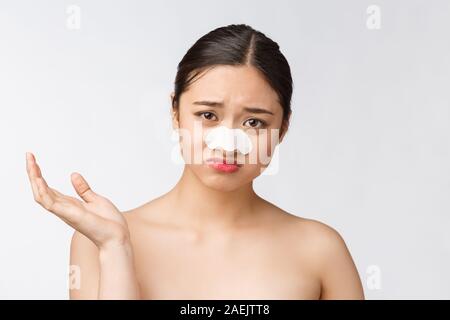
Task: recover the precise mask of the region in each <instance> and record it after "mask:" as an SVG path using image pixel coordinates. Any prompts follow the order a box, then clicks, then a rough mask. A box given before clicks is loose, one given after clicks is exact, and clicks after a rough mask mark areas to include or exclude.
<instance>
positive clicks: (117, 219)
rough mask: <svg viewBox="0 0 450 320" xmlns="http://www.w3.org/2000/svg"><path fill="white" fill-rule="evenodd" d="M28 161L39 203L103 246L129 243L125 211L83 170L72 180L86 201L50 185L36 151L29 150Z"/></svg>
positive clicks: (34, 192)
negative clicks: (95, 187)
mask: <svg viewBox="0 0 450 320" xmlns="http://www.w3.org/2000/svg"><path fill="white" fill-rule="evenodd" d="M26 162H27V172H28V177H29V179H30V183H31V188H32V190H33V195H34V199H35V201H36V202H37V203H39V204H40V205H41V206H43V207H44V208H45V209H46V210H48V211H50V212H52V213H54V214H55V215H57V216H58V217H59V218H61V219H62V220H63V221H64V222H66V223H67V224H68V225H70V226H71V227H73V228H75V229H76V230H78V231H79V232H80V233H82V234H84V235H85V236H86V237H87V238H89V239H90V240H91V241H92V242H93V243H94V244H95V245H96V246H97V247H98V248H99V249H102V250H103V249H107V248H109V247H114V246H121V245H125V244H127V243H128V241H129V239H130V237H129V236H130V234H129V230H128V226H127V222H126V220H125V218H124V217H123V215H122V213H121V212H120V211H119V210H118V209H117V207H116V206H115V205H114V204H113V203H112V202H111V201H109V200H108V199H106V198H105V197H102V196H100V195H99V194H97V193H95V192H94V191H92V189H91V188H90V187H89V185H88V183H87V182H86V180H85V179H84V178H83V177H82V176H81V175H80V174H79V173H76V172H74V173H72V174H71V181H72V185H73V187H74V188H75V191H76V192H77V194H78V195H79V196H80V197H81V199H83V200H84V201H81V200H79V199H77V198H74V197H71V196H66V195H64V194H62V193H60V192H59V191H57V190H55V189H53V188H50V187H49V186H48V185H47V183H46V182H45V180H44V178H43V177H42V174H41V170H40V168H39V166H38V164H37V163H36V159H35V157H34V155H33V154H32V153H29V152H27V154H26Z"/></svg>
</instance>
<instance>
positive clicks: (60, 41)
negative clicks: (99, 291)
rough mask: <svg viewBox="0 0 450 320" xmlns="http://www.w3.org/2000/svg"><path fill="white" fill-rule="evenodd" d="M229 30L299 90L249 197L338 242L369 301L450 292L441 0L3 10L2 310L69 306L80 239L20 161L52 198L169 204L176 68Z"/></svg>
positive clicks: (34, 5) (448, 126) (445, 34)
mask: <svg viewBox="0 0 450 320" xmlns="http://www.w3.org/2000/svg"><path fill="white" fill-rule="evenodd" d="M71 5H75V6H76V7H75V11H74V9H73V8H74V7H70V6H71ZM372 5H376V6H377V7H376V10H378V11H377V12H378V13H377V14H376V15H375V16H374V15H373V12H374V11H373V6H372ZM371 6H372V7H371ZM77 8H78V9H79V16H78V17H80V19H79V21H78V22H79V25H77V20H76V19H75V20H73V17H74V16H73V14H74V12H75V14H76V10H78V9H77ZM375 18H377V19H378V20H377V21H378V22H377V23H379V27H380V28H375V29H374V28H373V26H374V24H373V21H374V20H373V19H375ZM231 23H246V24H248V25H250V26H252V27H253V28H255V29H257V30H260V31H262V32H263V33H265V34H266V35H267V36H268V37H270V38H272V39H273V40H274V41H276V42H277V43H278V44H279V45H280V47H281V51H282V53H283V54H284V55H285V56H286V58H287V59H288V61H289V63H290V66H291V70H292V76H293V80H294V94H293V100H292V109H293V116H292V123H291V126H290V129H289V132H288V133H287V136H286V139H285V140H284V141H283V143H282V145H281V146H280V149H279V151H280V162H279V171H278V172H277V173H276V174H274V175H268V176H260V177H258V178H257V179H256V180H255V189H256V191H257V192H258V193H259V194H260V195H261V196H263V197H264V198H266V199H267V200H269V201H271V202H273V203H274V204H276V205H277V206H279V207H281V208H283V209H284V210H287V211H288V212H291V213H293V214H295V215H298V216H302V217H307V218H311V219H317V220H319V221H322V222H324V223H326V224H328V225H330V226H332V227H333V228H335V229H336V230H338V231H339V232H340V234H341V235H342V236H343V238H344V239H345V241H346V243H347V246H348V248H349V250H350V252H351V254H352V256H353V259H354V260H355V263H356V265H357V267H358V271H359V274H360V276H361V279H362V282H363V285H364V290H365V294H366V298H367V299H380V298H381V299H419V298H424V299H431V298H437V299H444V298H445V299H449V298H450V288H449V285H450V273H449V270H450V232H449V226H450V217H449V213H450V212H449V211H450V169H449V168H450V166H449V164H450V102H449V101H450V90H449V89H450V58H449V57H450V41H449V39H450V35H449V30H450V1H446V0H443V1H425V0H423V1H417V0H414V1H412V0H408V1H407V0H403V1H399V0H397V1H387V0H386V1H381V0H377V1H365V0H354V1H333V0H330V1H317V0H316V1H298V0H296V1H285V0H278V1H261V0H257V1H256V0H253V1H249V0H246V1H234V0H229V1H198V0H192V1H181V0H180V1H168V0H164V1H129V0H127V1H125V0H123V1H87V0H85V1H44V0H42V1H31V0H29V1H20V0H19V1H12V0H11V1H5V0H1V1H0V110H1V113H0V142H1V144H0V147H1V156H0V164H1V165H0V200H1V202H0V203H1V207H0V215H1V221H0V298H3V299H67V298H68V284H67V273H68V264H69V244H70V238H71V235H72V232H73V231H72V229H71V228H70V227H68V226H67V225H66V224H65V223H64V222H62V221H60V220H59V219H58V218H57V217H55V216H53V215H52V214H51V213H49V212H47V211H46V210H45V209H43V208H41V207H40V206H39V205H38V204H37V203H35V202H34V199H33V197H32V192H31V188H30V186H29V181H28V178H27V175H26V170H25V152H26V151H32V152H34V153H35V155H36V157H37V160H38V162H39V163H40V165H41V168H42V172H43V174H44V176H45V178H46V179H47V181H48V183H49V184H50V185H51V186H52V187H54V188H56V189H58V190H60V191H61V192H64V193H66V194H70V195H75V191H74V190H73V189H72V186H71V184H70V173H71V172H73V171H78V172H80V173H82V174H83V175H84V176H85V177H86V179H87V180H88V181H89V183H90V184H91V186H92V187H93V189H95V190H96V191H97V192H98V193H100V194H102V195H104V196H106V197H108V198H110V199H111V200H112V201H113V202H114V203H115V204H116V205H117V206H118V207H119V208H120V209H121V210H129V209H131V208H134V207H136V206H139V205H141V204H142V203H144V202H147V201H149V200H151V199H153V198H155V197H157V196H159V195H161V194H162V193H165V192H167V191H168V190H169V189H170V188H171V187H172V186H173V185H174V184H175V183H176V182H177V181H178V179H179V177H180V174H181V171H182V166H181V165H176V164H174V163H173V162H172V161H171V151H172V150H173V144H174V142H173V141H171V139H170V134H171V123H170V114H169V111H170V100H169V94H170V92H171V91H172V89H173V82H174V79H175V73H176V67H177V64H178V62H179V61H180V60H181V58H182V57H183V55H184V54H185V52H186V50H187V49H188V48H189V47H190V46H191V45H192V44H193V43H194V42H195V41H196V40H197V39H198V38H199V37H201V36H202V35H204V34H206V33H207V32H209V31H211V30H213V29H214V28H217V27H220V26H225V25H228V24H231ZM377 23H375V25H377ZM74 26H75V27H74ZM76 26H79V28H77V27H76Z"/></svg>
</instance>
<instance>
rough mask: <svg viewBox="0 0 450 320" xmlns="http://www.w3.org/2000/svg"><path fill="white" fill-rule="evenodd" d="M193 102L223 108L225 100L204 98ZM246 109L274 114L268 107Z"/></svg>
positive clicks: (246, 109) (245, 108)
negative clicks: (218, 100)
mask: <svg viewBox="0 0 450 320" xmlns="http://www.w3.org/2000/svg"><path fill="white" fill-rule="evenodd" d="M193 104H195V105H200V106H209V107H218V108H223V107H224V104H223V102H217V101H206V100H202V101H194V102H193ZM244 110H245V111H247V112H252V113H267V114H271V115H274V114H273V112H271V111H269V110H267V109H263V108H256V107H252V108H251V107H244Z"/></svg>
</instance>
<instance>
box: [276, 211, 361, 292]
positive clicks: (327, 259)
mask: <svg viewBox="0 0 450 320" xmlns="http://www.w3.org/2000/svg"><path fill="white" fill-rule="evenodd" d="M280 210H281V209H280ZM278 213H281V215H280V214H279V215H278V216H279V218H278V219H279V220H280V221H282V223H281V225H283V228H282V229H283V230H285V235H286V236H287V237H288V239H289V241H290V242H291V243H292V242H294V247H295V248H296V249H297V253H298V254H299V255H301V256H302V261H306V263H307V264H308V267H309V268H310V270H312V272H313V273H314V274H315V275H316V276H317V278H318V279H320V283H321V297H320V298H321V299H364V290H363V287H362V283H361V279H360V277H359V273H358V270H357V268H356V265H355V263H354V261H353V258H352V256H351V254H350V251H349V249H348V247H347V244H346V242H345V240H344V238H343V236H342V235H341V234H340V233H339V232H338V231H337V230H336V229H335V228H333V227H332V226H330V225H327V224H325V223H323V222H321V221H318V220H315V219H309V218H304V217H300V216H296V215H293V214H290V213H288V212H286V211H283V210H282V211H279V212H278Z"/></svg>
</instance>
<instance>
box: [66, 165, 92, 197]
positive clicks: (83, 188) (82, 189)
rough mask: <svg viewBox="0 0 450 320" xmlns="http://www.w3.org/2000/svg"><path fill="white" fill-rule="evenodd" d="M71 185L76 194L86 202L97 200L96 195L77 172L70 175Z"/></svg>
mask: <svg viewBox="0 0 450 320" xmlns="http://www.w3.org/2000/svg"><path fill="white" fill-rule="evenodd" d="M70 179H71V181H72V185H73V187H74V188H75V191H76V192H77V194H78V195H79V196H80V197H81V198H82V199H83V200H84V201H86V202H93V201H94V200H96V198H97V194H96V193H95V192H94V191H92V189H91V187H90V186H89V184H88V183H87V181H86V180H85V179H84V178H83V176H82V175H81V174H79V173H78V172H73V173H72V174H71V175H70Z"/></svg>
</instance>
